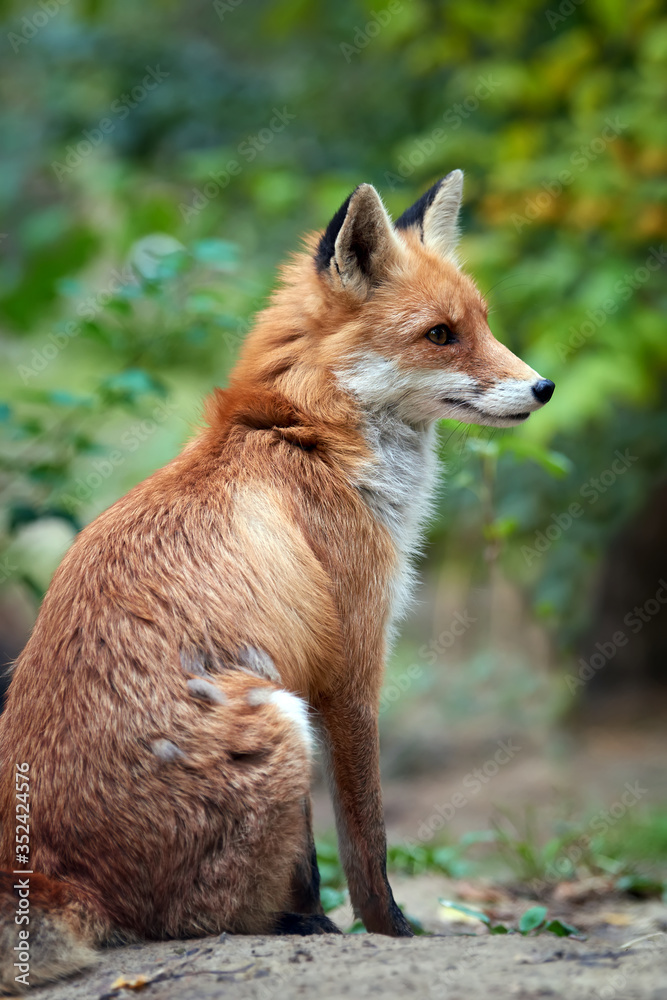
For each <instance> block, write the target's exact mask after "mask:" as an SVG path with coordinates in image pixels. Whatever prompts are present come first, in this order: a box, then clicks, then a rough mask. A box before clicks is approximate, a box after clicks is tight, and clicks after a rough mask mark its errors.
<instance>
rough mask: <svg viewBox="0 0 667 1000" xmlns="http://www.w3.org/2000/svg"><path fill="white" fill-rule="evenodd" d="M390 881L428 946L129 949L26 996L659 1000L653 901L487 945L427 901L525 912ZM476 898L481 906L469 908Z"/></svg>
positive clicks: (605, 909)
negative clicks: (567, 934)
mask: <svg viewBox="0 0 667 1000" xmlns="http://www.w3.org/2000/svg"><path fill="white" fill-rule="evenodd" d="M392 881H393V883H394V889H395V894H396V897H397V899H399V900H400V901H401V903H403V904H405V906H406V909H407V910H408V912H410V913H411V914H412V915H414V916H417V917H419V918H420V919H421V920H422V921H423V923H424V925H425V927H426V928H427V929H428V930H429V931H431V932H432V933H433V936H422V937H416V938H413V939H412V940H392V939H389V938H384V937H381V936H379V935H377V934H350V935H345V936H343V937H337V936H334V935H325V936H322V937H309V938H296V937H284V938H279V937H232V936H228V935H224V934H223V935H222V936H221V937H218V938H203V939H201V940H197V941H187V942H168V943H158V944H147V945H135V946H132V947H129V948H120V949H115V950H109V951H107V952H105V953H102V954H101V957H100V961H99V963H98V965H97V967H96V968H94V969H93V970H90V971H89V972H87V973H84V974H83V975H81V976H79V977H78V978H76V979H72V980H70V981H69V982H67V983H63V984H61V985H58V986H53V987H47V988H44V989H39V990H33V991H31V993H32V994H34V995H35V996H37V997H39V1000H123V998H128V1000H129V998H131V997H136V996H139V995H140V996H141V997H145V998H146V1000H182V998H184V997H187V998H190V997H193V998H200V997H201V998H208V997H210V998H216V1000H217V998H225V997H233V998H234V1000H246V998H247V1000H251V998H252V1000H283V998H285V1000H292V998H295V997H306V998H310V997H313V998H317V1000H336V998H338V997H351V998H364V997H383V998H389V1000H393V998H396V1000H399V998H400V1000H405V998H406V997H410V996H412V997H414V998H415V1000H417V998H421V997H433V998H436V997H437V998H442V997H447V1000H478V998H479V1000H488V997H489V996H490V995H494V996H503V997H504V996H507V997H512V998H519V1000H521V998H526V1000H527V998H532V997H557V998H564V1000H580V998H581V1000H584V998H586V1000H588V998H600V1000H606V998H618V1000H634V998H637V1000H639V998H641V1000H667V933H666V932H667V913H666V911H665V907H664V906H663V905H661V904H659V903H657V902H644V903H634V904H633V903H631V902H628V901H627V900H625V899H622V898H617V899H614V898H613V897H609V896H608V895H605V896H604V897H603V898H600V899H598V900H597V902H596V901H595V899H594V898H593V899H589V900H588V901H587V902H580V903H577V904H576V905H573V904H572V903H571V902H567V903H563V904H561V905H559V904H557V903H556V904H554V906H553V907H550V913H554V914H557V915H559V916H561V917H562V918H563V919H570V920H572V921H574V922H576V926H577V928H578V929H580V930H581V931H582V932H583V934H585V936H586V939H585V940H573V939H571V938H557V937H555V936H554V935H552V934H543V935H540V936H537V937H522V936H520V935H518V934H516V935H515V934H512V935H503V936H500V935H499V936H491V935H489V934H488V933H487V932H486V930H485V929H482V930H480V926H481V925H480V924H478V923H470V922H460V921H458V920H455V919H454V920H453V919H451V917H453V916H454V915H453V914H451V912H448V911H446V910H444V909H443V908H442V907H441V906H440V905H439V903H438V897H439V896H444V897H447V898H451V897H453V896H456V895H459V896H460V895H463V896H464V897H465V898H466V899H467V900H468V902H469V905H476V906H480V905H483V906H484V908H485V909H486V910H487V912H491V913H492V914H493V916H494V918H495V919H498V920H503V921H507V923H508V924H510V925H511V924H516V920H517V918H518V916H519V914H521V913H522V912H524V911H525V909H526V908H527V907H528V906H529V905H532V904H531V903H530V901H527V900H525V899H524V900H522V899H517V898H513V897H511V896H510V895H505V894H504V893H503V892H500V891H498V890H497V889H488V890H486V889H485V887H483V886H479V885H477V886H475V885H470V884H466V885H465V886H464V885H457V884H456V883H453V882H452V881H451V880H448V879H446V878H444V877H437V876H433V875H423V876H419V877H417V878H412V879H405V878H396V877H394V879H393V880H392ZM591 888H592V889H594V887H591ZM486 891H488V895H489V901H486V902H482V901H481V899H478V898H475V897H480V896H481V897H483V896H484V893H485V892H486ZM592 895H593V897H594V896H595V893H594V891H593V892H592ZM471 896H472V897H473V899H474V901H473V902H470V897H471ZM334 916H336V917H337V918H338V920H339V922H340V925H341V926H346V922H348V921H349V914H346V913H344V912H338V913H337V914H334ZM119 977H122V980H121V981H124V982H125V983H126V986H125V987H123V986H121V985H120V982H119ZM144 982H145V985H143V986H142V984H143V983H144Z"/></svg>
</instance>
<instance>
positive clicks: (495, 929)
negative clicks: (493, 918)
mask: <svg viewBox="0 0 667 1000" xmlns="http://www.w3.org/2000/svg"><path fill="white" fill-rule="evenodd" d="M489 930H490V932H491V934H509V928H507V927H505V924H494V925H493V926H492V927H490V928H489Z"/></svg>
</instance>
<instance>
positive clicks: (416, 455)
mask: <svg viewBox="0 0 667 1000" xmlns="http://www.w3.org/2000/svg"><path fill="white" fill-rule="evenodd" d="M366 438H367V441H368V444H369V446H370V448H371V450H372V452H373V461H372V462H369V463H368V465H367V466H366V468H365V469H364V471H363V473H362V475H361V476H360V477H359V479H358V481H357V482H356V483H355V485H356V487H357V489H358V490H359V492H360V493H361V494H362V496H363V497H364V499H365V501H366V503H367V504H368V506H369V507H370V508H371V510H372V511H373V513H374V514H375V516H376V517H377V518H378V520H380V521H381V522H382V524H384V525H385V527H386V528H387V529H388V530H389V532H390V534H391V537H392V540H393V542H394V545H395V546H396V553H397V560H398V566H397V571H396V574H395V576H394V580H393V588H392V589H393V593H392V595H391V621H390V623H389V632H390V637H391V634H392V632H393V625H394V623H395V622H396V621H397V620H399V619H400V618H401V617H403V616H404V615H405V612H406V611H407V609H408V608H409V606H410V602H411V599H412V594H413V591H414V586H415V570H414V566H413V560H414V557H415V556H416V555H417V554H418V553H419V551H420V548H421V544H422V538H423V531H424V526H425V524H426V522H427V521H428V518H429V517H430V515H431V511H432V501H433V495H434V491H435V485H436V472H437V462H436V455H435V429H434V427H433V426H432V425H431V426H429V427H426V428H421V429H420V428H414V427H411V426H410V425H408V424H406V423H404V422H403V421H402V420H400V419H399V418H398V417H396V416H395V415H394V414H393V413H392V412H391V411H390V410H389V409H386V410H382V409H380V410H373V411H370V412H368V413H367V417H366Z"/></svg>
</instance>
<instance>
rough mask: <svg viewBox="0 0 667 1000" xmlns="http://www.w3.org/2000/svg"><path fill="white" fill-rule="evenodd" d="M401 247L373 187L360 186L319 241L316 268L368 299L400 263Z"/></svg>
mask: <svg viewBox="0 0 667 1000" xmlns="http://www.w3.org/2000/svg"><path fill="white" fill-rule="evenodd" d="M399 253H400V246H399V243H398V240H397V238H396V234H395V233H394V227H393V226H392V223H391V219H390V218H389V216H388V215H387V211H386V209H385V207H384V205H383V204H382V201H381V199H380V195H379V194H378V193H377V191H376V190H375V188H374V187H373V185H372V184H360V185H359V187H358V188H355V190H354V191H353V192H352V194H351V195H350V197H349V198H348V199H347V201H346V202H345V203H344V204H343V205H341V207H340V208H339V209H338V211H337V212H336V214H335V215H334V217H333V219H332V220H331V222H330V223H329V225H328V226H327V228H326V231H325V233H324V235H323V236H322V238H321V239H320V242H319V245H318V248H317V253H316V255H315V264H316V267H317V269H318V271H320V272H324V271H328V272H329V273H330V274H331V275H332V276H335V277H336V278H337V280H338V281H340V282H341V283H342V284H343V286H344V287H346V288H349V289H350V290H352V291H354V292H356V293H357V294H359V295H362V296H363V297H367V296H368V295H369V293H370V292H371V291H372V289H373V288H374V287H376V286H377V285H379V284H380V283H381V282H382V281H383V280H384V278H385V277H386V276H387V274H388V273H389V270H390V269H391V266H392V264H393V263H394V262H395V261H396V260H397V258H398V255H399Z"/></svg>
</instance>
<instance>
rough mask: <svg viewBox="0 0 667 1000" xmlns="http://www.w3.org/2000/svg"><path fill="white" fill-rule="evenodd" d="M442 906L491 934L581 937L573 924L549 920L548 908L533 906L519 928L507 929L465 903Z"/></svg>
mask: <svg viewBox="0 0 667 1000" xmlns="http://www.w3.org/2000/svg"><path fill="white" fill-rule="evenodd" d="M440 905H441V906H444V907H445V908H446V909H448V910H454V911H456V912H458V913H463V914H465V916H467V917H474V919H475V920H479V921H480V922H481V923H483V924H486V926H487V927H488V929H489V934H515V933H516V931H517V930H518V932H519V934H523V935H524V937H525V936H526V935H528V934H531V933H535V934H542V933H549V934H555V935H556V937H572V936H573V935H576V936H577V937H581V933H580V931H578V930H577V928H576V927H573V926H572V925H571V924H566V923H565V921H563V920H558V919H556V918H552V919H551V920H547V913H548V911H547V908H546V906H531V908H530V909H529V910H526V912H525V913H523V914H522V915H521V917H520V919H519V926H518V927H517V928H516V929H515V928H512V927H507V925H506V924H494V923H493V921H492V920H491V918H490V917H489V916H488V914H486V913H484V912H483V910H474V909H472V908H471V907H470V906H465V905H464V904H463V903H453V902H452V901H451V900H449V899H441V900H440Z"/></svg>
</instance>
